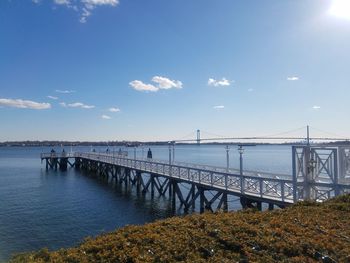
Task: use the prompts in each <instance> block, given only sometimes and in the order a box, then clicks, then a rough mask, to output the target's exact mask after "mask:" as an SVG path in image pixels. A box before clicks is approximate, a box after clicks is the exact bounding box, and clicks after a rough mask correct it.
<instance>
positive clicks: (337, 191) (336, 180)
mask: <svg viewBox="0 0 350 263" xmlns="http://www.w3.org/2000/svg"><path fill="white" fill-rule="evenodd" d="M338 149H339V147H338ZM337 153H338V151H337V149H334V150H333V155H334V194H335V196H338V195H339V194H340V189H339V169H338V154H337Z"/></svg>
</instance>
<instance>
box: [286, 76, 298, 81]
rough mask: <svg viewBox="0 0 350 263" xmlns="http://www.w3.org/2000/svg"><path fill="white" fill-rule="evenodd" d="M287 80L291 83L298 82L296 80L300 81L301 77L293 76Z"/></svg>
mask: <svg viewBox="0 0 350 263" xmlns="http://www.w3.org/2000/svg"><path fill="white" fill-rule="evenodd" d="M287 80H289V81H296V80H299V77H297V76H292V77H288V78H287Z"/></svg>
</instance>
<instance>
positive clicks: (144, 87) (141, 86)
mask: <svg viewBox="0 0 350 263" xmlns="http://www.w3.org/2000/svg"><path fill="white" fill-rule="evenodd" d="M129 85H130V86H131V87H133V88H134V89H135V90H138V91H152V92H156V91H158V90H159V88H157V87H155V86H153V85H152V84H145V83H143V82H142V81H140V80H133V81H131V82H130V83H129Z"/></svg>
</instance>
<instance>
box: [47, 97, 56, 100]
mask: <svg viewBox="0 0 350 263" xmlns="http://www.w3.org/2000/svg"><path fill="white" fill-rule="evenodd" d="M47 97H48V98H49V99H52V100H58V97H55V96H47Z"/></svg>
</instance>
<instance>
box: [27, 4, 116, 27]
mask: <svg viewBox="0 0 350 263" xmlns="http://www.w3.org/2000/svg"><path fill="white" fill-rule="evenodd" d="M32 2H33V3H35V4H39V3H40V2H41V0H32ZM53 4H54V5H58V6H64V7H66V8H68V9H71V10H74V11H76V12H77V13H79V16H80V18H79V21H80V22H81V23H86V22H87V18H88V17H89V16H90V15H91V14H92V11H93V10H94V9H95V8H96V7H98V6H110V7H115V6H117V5H118V4H119V0H53Z"/></svg>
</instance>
